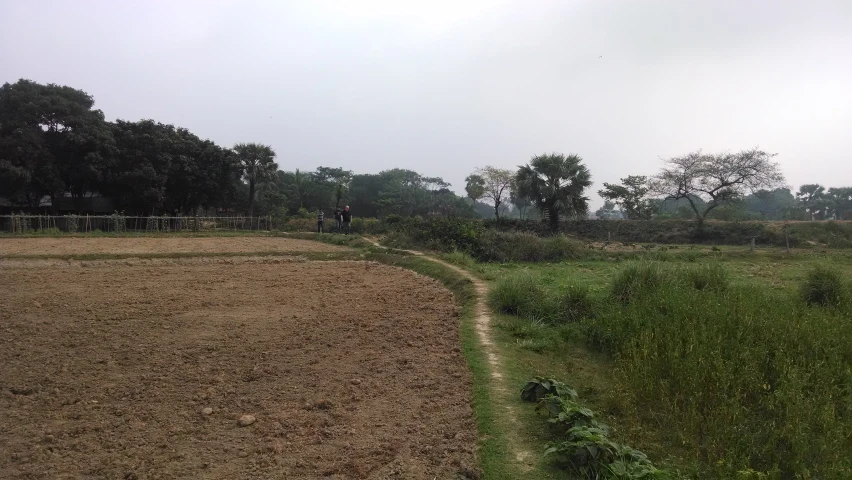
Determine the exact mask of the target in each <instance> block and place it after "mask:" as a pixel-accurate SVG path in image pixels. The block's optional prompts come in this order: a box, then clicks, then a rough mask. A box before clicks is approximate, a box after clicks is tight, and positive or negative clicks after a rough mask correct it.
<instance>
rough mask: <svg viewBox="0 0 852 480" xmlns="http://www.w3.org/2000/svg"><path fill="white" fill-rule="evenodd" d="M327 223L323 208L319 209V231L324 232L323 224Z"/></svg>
mask: <svg viewBox="0 0 852 480" xmlns="http://www.w3.org/2000/svg"><path fill="white" fill-rule="evenodd" d="M324 224H325V213H323V211H322V209H321V208H318V209H317V233H323V225H324Z"/></svg>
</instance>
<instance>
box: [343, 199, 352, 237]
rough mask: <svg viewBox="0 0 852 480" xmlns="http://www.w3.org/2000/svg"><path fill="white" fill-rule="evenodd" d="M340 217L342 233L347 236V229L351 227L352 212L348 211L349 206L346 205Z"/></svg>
mask: <svg viewBox="0 0 852 480" xmlns="http://www.w3.org/2000/svg"><path fill="white" fill-rule="evenodd" d="M340 216H341V219H342V220H343V231H344V232H345V233H346V235H349V229H350V227H351V226H352V211H351V210H349V205H346V207H345V208H344V209H343V212H342V213H341V214H340Z"/></svg>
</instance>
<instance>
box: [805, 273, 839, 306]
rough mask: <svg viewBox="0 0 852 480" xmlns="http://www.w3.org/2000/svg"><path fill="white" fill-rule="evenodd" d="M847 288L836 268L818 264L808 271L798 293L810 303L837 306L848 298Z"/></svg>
mask: <svg viewBox="0 0 852 480" xmlns="http://www.w3.org/2000/svg"><path fill="white" fill-rule="evenodd" d="M849 290H850V287H849V286H848V285H846V283H845V282H844V281H843V276H842V275H841V274H840V272H839V271H838V270H837V269H834V268H830V267H827V266H822V265H820V266H817V267H815V268H813V269H812V270H811V271H810V272H808V274H807V276H806V277H805V280H804V281H803V282H802V284H801V287H800V294H801V296H802V299H803V300H804V301H805V302H806V303H808V304H810V305H821V306H824V307H828V306H831V307H839V306H841V305H842V304H843V303H845V302H847V301H848V300H849Z"/></svg>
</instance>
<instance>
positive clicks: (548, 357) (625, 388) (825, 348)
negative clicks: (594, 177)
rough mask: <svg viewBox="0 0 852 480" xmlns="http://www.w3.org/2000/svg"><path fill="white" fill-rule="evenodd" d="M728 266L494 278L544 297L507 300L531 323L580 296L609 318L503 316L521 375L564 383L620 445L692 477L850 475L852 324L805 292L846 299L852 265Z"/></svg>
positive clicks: (807, 260) (562, 268) (511, 267)
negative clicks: (827, 269) (570, 295)
mask: <svg viewBox="0 0 852 480" xmlns="http://www.w3.org/2000/svg"><path fill="white" fill-rule="evenodd" d="M715 253H716V255H714V256H707V257H702V258H697V259H696V258H693V259H689V260H683V261H679V260H674V259H673V258H672V257H671V256H667V257H666V258H664V259H662V260H656V261H653V260H649V259H648V258H642V257H640V258H641V259H642V260H643V261H641V262H635V261H625V260H628V259H626V258H623V257H615V258H612V257H610V258H605V257H601V258H595V259H592V260H582V261H571V262H564V263H560V264H524V265H519V264H504V265H487V266H484V270H485V272H484V275H485V276H487V277H490V278H495V279H500V280H498V281H496V282H495V285H494V288H495V291H502V290H504V289H506V288H509V287H512V285H513V283H514V284H517V285H516V286H518V287H519V288H518V290H519V291H523V290H529V291H531V292H533V294H534V298H535V299H538V300H529V299H524V298H522V297H520V296H518V298H512V296H506V295H505V292H503V294H502V295H503V296H504V297H505V298H508V299H510V300H511V302H509V303H514V304H518V305H525V307H524V308H525V309H526V311H535V310H536V309H542V308H552V307H546V305H547V304H548V303H549V304H551V305H553V304H559V303H562V302H560V301H559V300H558V299H559V298H560V297H561V296H562V295H563V293H562V292H564V291H565V289H566V288H569V289H570V288H578V287H576V286H580V287H579V288H584V289H586V290H587V291H588V292H589V293H588V295H589V297H590V298H591V299H592V300H593V303H594V305H596V306H595V307H594V308H593V309H592V311H591V314H590V315H586V316H585V318H584V319H582V320H580V321H579V322H575V323H562V324H554V323H552V322H546V321H541V319H540V318H536V317H535V316H530V315H524V314H523V313H521V315H522V316H521V317H519V316H509V315H503V316H501V317H499V318H500V321H499V322H498V329H497V332H498V334H497V340H498V344H499V345H500V347H501V349H502V351H503V353H504V357H505V360H506V361H505V363H506V364H507V365H509V366H510V368H509V370H510V372H508V373H509V376H510V377H511V378H512V380H513V381H517V382H522V381H524V380H525V379H528V378H529V377H531V376H533V375H548V376H553V377H557V378H562V379H564V380H566V381H567V382H568V383H571V384H572V385H574V386H575V387H577V388H578V390H580V393H581V396H583V397H584V398H587V399H588V401H589V402H590V404H591V405H593V406H594V407H595V409H596V410H600V411H602V412H603V413H604V415H605V417H608V418H606V419H605V421H607V422H608V423H611V424H613V425H614V426H615V427H616V431H617V432H620V433H619V435H620V438H618V441H620V442H622V443H626V444H629V445H631V446H633V447H636V448H639V449H641V450H643V451H646V453H648V454H649V455H650V456H651V459H652V460H654V461H655V463H661V464H663V465H664V466H668V467H669V469H670V470H673V471H676V472H679V474H680V475H684V476H687V477H690V478H733V477H736V476H738V475H744V476H743V477H742V478H758V477H757V476H752V477H749V476H748V475H756V472H764V473H766V474H767V475H768V477H767V478H782V477H785V476H787V475H793V474H798V475H799V476H801V477H802V478H846V477H848V476H849V475H852V462H850V460H848V459H847V458H846V457H847V456H848V455H847V454H846V452H848V451H850V450H852V440H850V438H852V376H850V373H849V372H850V371H852V370H850V366H852V350H850V347H849V345H852V328H850V327H852V320H850V319H852V311H850V309H849V308H848V307H846V306H843V305H847V304H845V303H844V304H842V305H840V306H837V305H834V304H832V305H834V306H829V307H822V306H809V305H808V303H807V302H806V301H804V300H803V299H802V297H801V294H800V290H801V289H802V288H803V287H802V285H808V284H810V285H812V286H813V285H814V284H815V285H817V287H815V288H817V290H818V291H824V290H827V291H829V292H846V293H848V292H849V285H850V280H852V257H850V256H849V255H847V254H845V253H826V254H822V253H821V252H809V253H807V254H794V255H788V254H786V253H781V252H771V253H768V254H759V253H754V254H750V255H743V254H741V253H739V252H732V253H733V254H727V253H726V252H715ZM827 262H830V263H831V264H832V265H833V269H832V270H831V271H832V272H833V273H831V274H825V273H824V270H823V269H821V268H820V266H821V265H824V264H825V263H827ZM482 267H483V266H479V268H482ZM815 276H816V277H815ZM513 277H517V278H519V279H521V280H520V281H517V280H513V279H512V278H513ZM814 278H816V280H814ZM826 285H828V287H825V286H826ZM507 286H509V287H507ZM532 286H534V287H532ZM512 288H514V287H512ZM512 288H509V289H510V290H511V289H512ZM804 288H806V287H804ZM542 291H544V292H545V293H544V295H542V293H541V292H542ZM581 298H585V297H581ZM821 298H822V297H821ZM829 298H835V297H831V296H829ZM492 302H493V304H494V305H495V306H496V307H497V308H498V309H499V308H500V305H501V302H498V301H495V300H494V296H492ZM525 302H527V303H525ZM534 303H539V305H535V304H534ZM816 303H817V305H820V304H821V302H816ZM829 303H831V302H829ZM504 310H505V309H504ZM509 311H511V310H509ZM528 420H529V421H531V422H536V420H535V419H534V418H529V419H528ZM526 437H527V438H528V441H530V442H531V443H532V444H534V445H537V446H539V447H540V446H541V445H542V439H541V438H540V437H538V436H537V434H536V433H535V432H533V431H527V432H526ZM749 469H753V470H754V471H753V472H752V473H750V474H747V473H743V472H748V471H749Z"/></svg>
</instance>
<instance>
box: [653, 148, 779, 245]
mask: <svg viewBox="0 0 852 480" xmlns="http://www.w3.org/2000/svg"><path fill="white" fill-rule="evenodd" d="M775 155H776V154H771V153H766V152H764V151H762V150H758V149H756V148H755V149H752V150H743V151H741V152H738V153H721V154H704V153H701V151H700V150H699V151H697V152H693V153H689V154H686V155H684V156H682V157H674V158H670V159H668V160H666V161H665V163H666V166H665V167H664V168H663V170H662V171H661V172H660V173H659V174H658V175H657V176H655V177H654V179H653V180H652V186H651V191H653V192H654V193H656V194H658V195H662V196H665V198H666V199H672V200H679V199H681V198H685V199H686V200H687V202H688V203H689V206H690V208H691V209H692V211H693V213H694V214H695V219H696V220H697V221H698V228H699V229H701V227H702V225H703V223H704V220H705V219H706V218H707V215H708V214H709V213H710V212H712V211H713V210H714V209H716V208H718V207H720V206H722V205H727V204H731V203H733V202H734V201H736V200H738V199H740V198H742V197H743V196H745V195H746V194H747V193H753V192H755V191H757V190H759V189H761V188H766V189H771V188H775V187H778V186H780V185H781V184H783V183H784V175H783V174H782V173H781V169H780V167H779V166H778V163H776V162H773V161H772V158H773V157H774V156H775ZM696 198H700V199H701V200H703V201H704V204H703V205H700V204H699V202H697V201H696V200H695V199H696Z"/></svg>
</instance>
